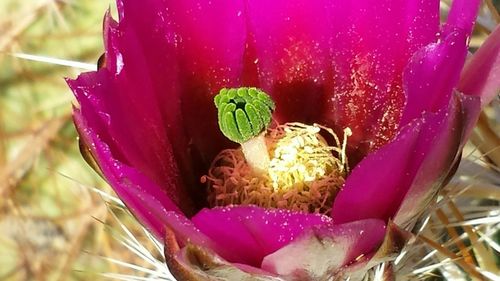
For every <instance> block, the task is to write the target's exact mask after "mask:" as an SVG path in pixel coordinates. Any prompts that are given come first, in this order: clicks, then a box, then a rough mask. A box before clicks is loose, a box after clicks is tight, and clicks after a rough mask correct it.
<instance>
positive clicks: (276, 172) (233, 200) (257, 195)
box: [201, 123, 349, 214]
mask: <svg viewBox="0 0 500 281" xmlns="http://www.w3.org/2000/svg"><path fill="white" fill-rule="evenodd" d="M321 130H325V131H326V132H327V133H328V135H325V137H328V136H330V137H332V138H333V141H334V142H335V145H334V146H329V145H328V143H327V141H326V139H325V138H324V137H323V136H321V135H320V131H321ZM348 136H349V133H348V130H345V131H344V139H343V143H340V141H339V139H338V137H337V136H336V135H335V133H334V132H333V130H331V129H329V128H326V127H322V126H320V125H314V126H308V125H304V124H301V123H288V124H285V125H281V126H278V127H276V128H274V129H270V130H268V133H267V135H266V142H267V147H268V149H269V155H272V156H273V159H272V160H271V164H270V167H269V169H268V171H267V173H258V174H256V173H255V172H254V170H253V169H252V168H251V167H250V166H249V165H248V163H247V162H246V161H245V157H244V155H243V153H242V151H241V149H227V150H224V151H222V152H221V153H220V154H219V155H217V157H216V158H215V159H214V161H213V163H212V165H211V167H210V169H209V171H208V174H207V175H206V176H203V177H202V179H201V180H202V182H203V183H207V185H208V193H209V196H208V202H209V204H210V205H211V206H226V205H231V204H237V205H249V204H253V205H258V206H261V207H265V208H283V209H291V210H297V211H304V212H312V213H322V214H326V213H328V212H330V210H331V206H332V203H333V200H334V198H335V195H336V193H337V191H338V189H339V188H340V187H341V186H342V185H343V184H344V178H345V176H346V173H347V171H348V165H347V157H346V155H345V147H346V145H345V143H346V141H347V137H348Z"/></svg>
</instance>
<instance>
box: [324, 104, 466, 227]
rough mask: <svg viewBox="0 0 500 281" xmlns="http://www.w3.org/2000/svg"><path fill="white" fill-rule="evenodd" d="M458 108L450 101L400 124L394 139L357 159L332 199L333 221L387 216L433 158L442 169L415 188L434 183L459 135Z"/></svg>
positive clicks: (454, 151) (425, 188) (444, 171)
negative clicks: (402, 124)
mask: <svg viewBox="0 0 500 281" xmlns="http://www.w3.org/2000/svg"><path fill="white" fill-rule="evenodd" d="M460 110H461V109H460V107H456V106H455V105H454V104H452V105H450V106H449V107H445V108H443V109H441V110H440V111H438V112H437V113H426V114H424V115H423V117H422V118H420V119H416V120H414V121H413V122H411V123H409V124H408V125H407V126H405V127H404V128H403V129H402V130H401V132H400V134H399V135H398V136H397V137H396V138H395V139H394V141H392V142H391V143H389V144H387V145H385V146H383V147H382V148H381V149H379V150H378V151H375V152H373V153H372V154H369V155H368V156H367V157H366V158H365V159H363V161H361V162H360V163H359V165H358V166H357V167H356V168H355V169H354V170H353V171H352V173H351V175H350V176H349V177H348V178H347V181H346V183H345V186H344V188H343V189H342V190H341V191H340V192H339V194H338V195H337V197H336V199H335V202H334V205H333V210H332V217H333V220H334V222H335V223H344V222H349V221H355V220H360V219H366V218H379V219H382V220H388V219H389V218H392V217H393V216H394V215H395V214H396V211H397V210H398V209H399V208H400V206H401V204H402V200H403V198H404V196H405V195H406V194H407V192H408V190H409V188H410V186H411V185H412V183H413V181H414V179H415V176H416V175H417V173H418V172H419V171H421V170H424V171H428V169H430V167H431V166H429V165H431V164H433V163H432V161H433V160H432V159H437V160H436V161H437V162H436V163H434V164H436V165H437V166H439V167H441V168H444V169H441V170H437V171H433V173H429V174H426V175H425V176H424V177H423V178H422V179H420V181H421V182H419V183H416V184H417V185H421V186H419V187H417V188H418V189H420V190H421V191H422V192H427V191H428V190H429V188H431V186H432V184H439V180H440V179H442V176H443V174H444V175H446V174H447V172H448V168H449V166H446V163H451V162H453V160H454V157H455V155H456V154H457V150H458V146H459V144H460V141H461V138H462V133H463V132H462V126H463V124H464V123H463V122H464V120H461V118H462V115H461V111H460ZM443 166H444V167H443ZM450 166H451V165H450Z"/></svg>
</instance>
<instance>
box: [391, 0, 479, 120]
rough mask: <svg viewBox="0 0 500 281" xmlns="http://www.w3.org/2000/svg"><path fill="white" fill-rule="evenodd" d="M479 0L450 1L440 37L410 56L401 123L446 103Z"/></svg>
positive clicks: (460, 62) (404, 79)
mask: <svg viewBox="0 0 500 281" xmlns="http://www.w3.org/2000/svg"><path fill="white" fill-rule="evenodd" d="M479 3H480V1H479V0H473V1H470V0H455V1H453V5H452V7H451V10H450V13H449V15H448V21H447V22H446V24H445V25H444V26H443V30H442V34H441V38H442V40H441V41H440V42H438V43H434V44H429V45H428V46H426V47H425V48H422V49H421V50H419V51H418V52H417V53H416V54H415V55H414V56H413V57H412V59H411V61H410V63H409V65H408V66H407V67H406V69H405V72H404V76H403V86H404V91H405V94H406V107H405V110H404V113H403V118H402V120H401V126H404V125H406V124H408V123H409V122H410V121H411V120H413V119H415V118H419V116H420V114H421V113H422V112H424V111H433V112H435V111H437V110H439V109H440V108H442V107H444V106H446V104H448V101H449V99H450V97H451V94H452V89H453V88H455V87H456V86H457V83H458V79H459V77H460V71H461V69H462V67H463V65H464V62H465V58H466V55H467V43H468V37H469V36H470V34H471V32H472V26H473V24H474V21H475V18H476V14H477V10H478V8H479Z"/></svg>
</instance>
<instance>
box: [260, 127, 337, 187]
mask: <svg viewBox="0 0 500 281" xmlns="http://www.w3.org/2000/svg"><path fill="white" fill-rule="evenodd" d="M321 129H322V127H321V126H319V125H313V126H309V125H305V124H301V123H288V124H285V125H283V126H282V128H281V129H280V128H279V127H278V129H277V130H276V132H278V133H277V134H275V135H274V136H273V135H271V137H272V138H274V139H276V140H277V142H276V144H275V147H274V151H273V152H272V156H273V158H272V159H271V162H270V165H269V177H270V178H271V181H272V186H273V188H274V189H275V190H278V189H288V188H292V187H296V185H299V186H298V187H299V188H300V186H302V185H303V184H304V183H306V182H312V181H315V180H318V179H321V178H323V177H325V176H326V175H328V174H330V173H332V172H333V171H336V172H340V174H344V172H345V168H346V163H345V162H346V159H345V146H341V145H340V143H339V141H338V138H337V136H336V135H335V134H334V133H333V131H331V130H329V129H326V128H325V130H326V131H327V132H328V133H330V134H331V135H332V136H333V138H334V139H335V141H336V145H337V146H330V145H328V143H327V142H326V141H325V139H324V138H323V137H322V136H321V135H320V134H319V133H320V131H321ZM344 142H346V137H345V138H344ZM334 154H336V155H338V157H335V156H334Z"/></svg>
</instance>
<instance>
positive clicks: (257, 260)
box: [68, 0, 500, 280]
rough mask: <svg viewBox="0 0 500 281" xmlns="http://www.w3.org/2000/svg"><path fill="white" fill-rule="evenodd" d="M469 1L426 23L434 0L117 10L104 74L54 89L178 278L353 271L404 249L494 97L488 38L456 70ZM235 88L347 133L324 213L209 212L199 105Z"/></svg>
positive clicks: (288, 116)
mask: <svg viewBox="0 0 500 281" xmlns="http://www.w3.org/2000/svg"><path fill="white" fill-rule="evenodd" d="M478 5H479V1H478V0H476V1H470V0H455V1H454V3H453V7H452V10H451V11H450V14H449V17H448V19H447V22H446V23H445V24H444V25H443V26H441V27H440V24H439V1H438V0H430V1H393V0H390V1H389V0H387V1H385V0H384V1H368V0H366V1H352V2H350V1H326V0H324V1H321V0H320V1H306V0H300V1H287V0H275V1H264V0H248V1H223V0H213V1H197V0H182V1H165V0H164V1H162V0H143V1H134V0H123V1H118V11H119V17H120V20H119V22H115V21H114V20H113V19H111V17H110V15H109V14H107V15H106V18H105V22H104V42H105V49H106V52H105V66H104V67H102V68H100V69H99V70H98V71H96V72H91V73H84V74H81V75H80V76H79V77H78V78H77V79H76V80H68V84H69V86H70V87H71V89H72V90H73V92H74V93H75V95H76V98H77V100H78V103H79V105H78V106H76V107H75V110H74V119H75V124H76V127H77V129H78V131H79V134H80V137H81V140H82V144H83V148H84V152H90V154H88V155H89V156H91V157H92V158H93V160H95V163H96V164H97V166H98V169H99V170H100V172H102V174H103V176H104V177H105V178H106V180H107V181H108V182H109V183H110V184H111V186H112V187H113V188H114V190H115V191H116V192H117V194H118V195H119V196H120V198H121V199H122V200H123V201H124V202H125V204H126V205H127V206H128V207H129V209H130V210H131V212H132V213H133V214H134V215H135V216H136V217H137V218H138V219H139V220H140V221H141V222H142V223H143V224H144V225H145V226H146V227H147V228H148V229H149V230H150V231H151V232H152V233H153V234H155V236H156V237H157V238H158V239H160V240H161V241H163V242H164V243H165V253H166V258H167V264H168V266H169V268H170V270H171V271H172V273H173V274H174V275H175V276H176V277H177V278H179V279H180V280H206V279H207V278H209V276H212V277H213V276H216V277H219V278H222V279H221V280H254V279H255V280H326V279H329V278H332V277H340V276H343V275H349V274H352V275H353V276H354V275H356V274H358V275H362V274H364V272H366V270H367V269H369V268H370V267H372V266H374V265H376V264H377V263H378V262H380V261H381V260H382V259H385V260H387V259H386V258H387V255H388V254H390V253H393V252H397V251H398V250H399V249H400V247H401V245H402V244H404V242H405V239H406V238H407V235H406V233H405V232H404V230H403V229H410V227H411V225H412V224H413V223H414V222H415V219H416V218H418V216H419V214H421V212H422V211H423V210H424V209H425V208H426V206H427V205H428V203H429V202H430V201H431V200H432V199H433V198H434V195H435V194H436V192H437V191H438V190H439V188H440V187H441V186H442V185H443V183H444V182H445V181H446V179H447V178H449V177H450V176H451V175H452V174H453V172H454V169H453V167H454V165H456V164H457V163H458V161H459V154H460V151H461V148H462V145H463V144H464V142H465V140H466V138H467V136H468V134H469V132H470V130H471V128H472V126H473V125H474V123H475V121H476V119H477V116H478V112H479V111H480V108H481V105H482V104H483V105H484V104H485V103H487V102H488V101H489V100H490V99H491V98H492V97H493V96H494V95H495V94H496V93H497V92H498V89H499V83H500V81H499V80H500V78H499V76H498V72H495V69H497V70H498V67H499V64H500V62H499V61H500V59H499V48H500V40H499V39H500V38H499V37H500V31H499V30H498V28H497V30H496V31H495V32H494V34H492V38H491V39H490V40H489V41H488V42H487V43H485V45H484V46H483V47H482V48H481V49H480V50H479V51H478V52H477V53H476V55H474V56H473V57H472V58H471V59H470V60H469V62H468V63H467V66H466V68H465V69H464V71H462V68H463V66H464V62H465V60H466V56H467V41H468V37H469V36H470V33H471V30H472V26H473V22H474V20H475V16H476V12H477V8H478ZM367 8H369V9H367ZM495 39H496V40H495ZM491 58H494V59H491ZM461 73H462V77H461V76H460V75H461ZM242 86H250V87H257V88H260V89H263V90H264V91H266V92H267V93H268V94H269V95H270V96H272V97H273V99H274V101H275V103H276V111H275V112H274V114H273V118H274V120H276V121H277V122H278V123H285V122H302V123H305V124H313V123H318V124H321V125H323V126H326V127H329V128H332V129H333V130H334V131H336V132H337V134H339V135H341V134H342V130H343V129H344V128H350V129H351V131H352V136H350V137H349V140H348V142H347V144H348V147H347V155H348V158H349V159H350V161H349V166H350V168H351V172H350V173H349V174H348V175H347V177H346V179H345V184H344V185H343V187H342V189H341V190H340V191H339V192H338V194H337V195H336V198H335V201H334V203H333V206H332V208H331V212H330V213H328V214H315V213H306V212H300V211H291V210H284V209H275V208H264V207H258V206H255V205H229V206H226V207H214V208H210V207H209V205H207V199H206V198H207V194H206V189H205V186H204V185H202V184H201V183H200V180H199V179H200V177H201V176H202V175H204V174H206V173H207V170H208V169H209V166H210V163H211V162H212V160H213V159H214V157H215V156H216V155H217V154H218V153H219V152H220V151H221V150H223V149H225V148H229V147H234V144H232V143H231V142H229V141H228V140H227V139H225V138H224V136H223V135H222V133H221V132H220V130H219V129H218V124H217V112H216V108H215V107H214V105H213V97H214V95H215V94H217V93H218V91H219V90H220V89H221V88H224V87H242ZM84 154H86V153H84ZM245 278H248V279H245ZM251 278H254V279H251ZM217 280H219V279H217Z"/></svg>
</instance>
